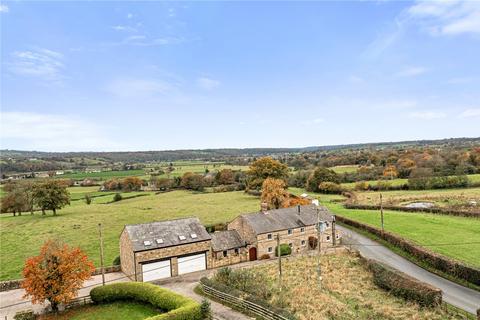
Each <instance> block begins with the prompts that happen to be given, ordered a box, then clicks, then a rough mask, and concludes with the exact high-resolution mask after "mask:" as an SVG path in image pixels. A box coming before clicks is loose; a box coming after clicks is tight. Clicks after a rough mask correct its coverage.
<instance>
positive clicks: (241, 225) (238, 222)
mask: <svg viewBox="0 0 480 320" xmlns="http://www.w3.org/2000/svg"><path fill="white" fill-rule="evenodd" d="M227 230H237V232H238V233H239V234H240V237H242V239H243V240H245V241H246V242H247V244H254V243H256V241H257V234H256V233H255V231H254V230H253V229H252V227H251V226H250V225H249V224H248V223H246V222H245V220H244V219H243V217H242V216H239V217H236V218H235V219H234V220H233V221H232V222H230V223H229V224H228V226H227Z"/></svg>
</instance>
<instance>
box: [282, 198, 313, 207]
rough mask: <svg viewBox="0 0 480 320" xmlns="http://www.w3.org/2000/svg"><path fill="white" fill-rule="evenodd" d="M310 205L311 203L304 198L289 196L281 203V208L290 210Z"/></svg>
mask: <svg viewBox="0 0 480 320" xmlns="http://www.w3.org/2000/svg"><path fill="white" fill-rule="evenodd" d="M309 204H311V201H310V200H308V199H305V198H299V197H293V196H290V197H288V198H287V200H285V201H284V202H283V203H282V207H283V208H290V207H296V206H306V205H309Z"/></svg>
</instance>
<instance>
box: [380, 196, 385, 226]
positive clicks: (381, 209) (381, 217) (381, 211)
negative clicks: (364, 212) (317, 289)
mask: <svg viewBox="0 0 480 320" xmlns="http://www.w3.org/2000/svg"><path fill="white" fill-rule="evenodd" d="M380 219H381V223H382V234H383V232H384V231H385V228H384V225H383V198H382V194H381V193H380Z"/></svg>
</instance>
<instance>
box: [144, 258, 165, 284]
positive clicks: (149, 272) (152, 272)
mask: <svg viewBox="0 0 480 320" xmlns="http://www.w3.org/2000/svg"><path fill="white" fill-rule="evenodd" d="M170 269H171V268H170V259H169V260H162V261H156V262H151V263H145V264H143V265H142V271H143V281H144V282H146V281H153V280H158V279H163V278H169V277H171V276H172V274H171V271H170Z"/></svg>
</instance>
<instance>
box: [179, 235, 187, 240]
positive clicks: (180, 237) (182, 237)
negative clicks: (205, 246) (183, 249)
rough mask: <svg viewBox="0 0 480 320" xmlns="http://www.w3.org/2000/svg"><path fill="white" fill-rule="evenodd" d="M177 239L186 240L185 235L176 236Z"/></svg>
mask: <svg viewBox="0 0 480 320" xmlns="http://www.w3.org/2000/svg"><path fill="white" fill-rule="evenodd" d="M178 239H180V240H187V238H186V237H185V236H178Z"/></svg>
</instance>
